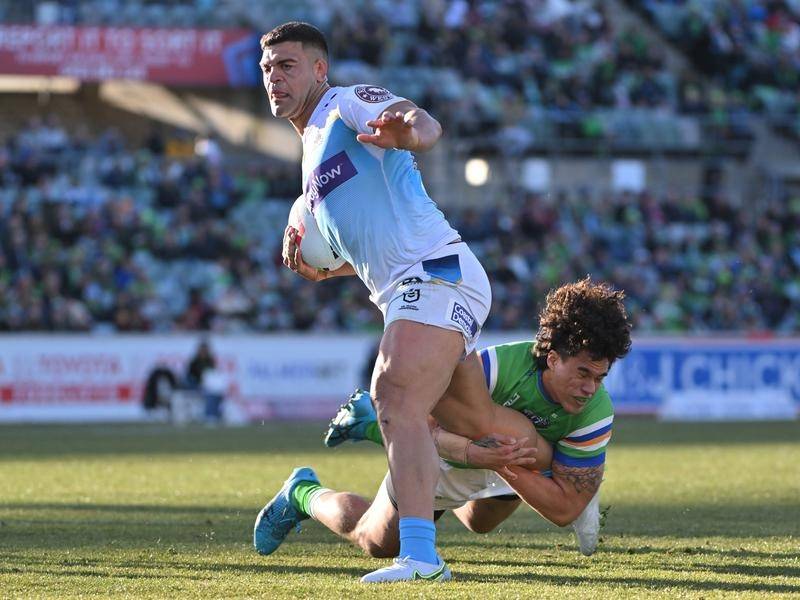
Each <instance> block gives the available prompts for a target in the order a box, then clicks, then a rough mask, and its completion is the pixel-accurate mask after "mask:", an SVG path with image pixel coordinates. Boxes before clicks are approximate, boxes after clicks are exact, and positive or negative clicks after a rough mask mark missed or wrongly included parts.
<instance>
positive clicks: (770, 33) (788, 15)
mask: <svg viewBox="0 0 800 600" xmlns="http://www.w3.org/2000/svg"><path fill="white" fill-rule="evenodd" d="M628 4H629V5H630V6H631V7H632V8H634V9H637V10H640V11H642V12H643V13H644V14H645V15H647V17H648V18H649V19H650V20H651V21H652V22H653V23H654V24H656V25H657V26H658V27H659V28H660V30H661V31H663V32H664V34H665V35H666V36H667V38H668V39H669V40H671V41H672V43H673V44H675V45H676V46H677V47H678V48H680V49H681V50H682V51H683V52H684V53H685V54H686V55H687V56H689V57H691V59H692V61H693V62H694V63H695V65H696V66H697V67H698V68H699V69H700V70H701V71H702V73H703V74H704V75H705V76H706V77H709V78H711V80H712V81H713V82H714V84H715V85H714V88H713V89H714V94H715V96H717V97H719V96H723V97H726V98H728V99H732V100H733V101H735V102H736V103H738V104H740V105H744V106H747V107H749V108H751V109H753V110H758V111H763V112H765V113H766V114H767V115H768V117H769V118H770V121H771V122H772V123H773V125H774V126H775V127H776V128H778V129H780V130H781V131H784V132H786V133H789V134H791V135H793V136H794V137H796V138H797V139H800V114H798V106H799V105H800V3H798V2H797V1H796V0H789V1H774V0H770V1H766V0H746V1H739V2H723V1H721V0H693V1H691V2H671V1H665V0H646V1H645V2H632V1H631V2H629V3H628Z"/></svg>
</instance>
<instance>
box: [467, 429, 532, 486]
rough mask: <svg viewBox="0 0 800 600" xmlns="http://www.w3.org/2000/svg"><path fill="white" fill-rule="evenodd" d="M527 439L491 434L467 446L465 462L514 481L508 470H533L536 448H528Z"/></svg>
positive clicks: (511, 473) (512, 474) (513, 475)
mask: <svg viewBox="0 0 800 600" xmlns="http://www.w3.org/2000/svg"><path fill="white" fill-rule="evenodd" d="M527 442H528V438H526V437H524V438H520V439H516V438H513V437H511V436H508V435H503V434H500V433H492V434H489V435H487V436H486V437H484V438H481V439H479V440H475V441H473V442H471V443H470V444H469V446H467V462H468V463H469V465H470V466H472V467H478V468H481V469H491V470H493V471H497V472H498V473H500V474H501V475H502V476H503V477H506V478H508V479H516V478H517V476H516V475H515V474H514V473H513V472H512V471H511V470H510V469H509V468H508V467H510V466H518V467H525V468H528V469H530V468H533V466H534V464H536V453H537V452H538V451H539V450H538V448H535V447H528V446H526V445H525V444H527Z"/></svg>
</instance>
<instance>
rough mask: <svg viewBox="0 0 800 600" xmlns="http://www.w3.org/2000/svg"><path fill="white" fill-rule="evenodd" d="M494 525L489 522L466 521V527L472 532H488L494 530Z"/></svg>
mask: <svg viewBox="0 0 800 600" xmlns="http://www.w3.org/2000/svg"><path fill="white" fill-rule="evenodd" d="M494 528H495V526H494V525H493V524H491V523H468V524H467V529H469V530H470V531H471V532H472V533H489V532H490V531H494Z"/></svg>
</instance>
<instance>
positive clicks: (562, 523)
mask: <svg viewBox="0 0 800 600" xmlns="http://www.w3.org/2000/svg"><path fill="white" fill-rule="evenodd" d="M581 512H583V508H582V507H581V506H580V505H568V506H564V507H563V508H562V509H561V510H559V511H558V513H557V514H555V515H553V517H554V518H552V519H550V520H551V521H552V522H553V523H555V524H556V525H558V526H559V527H566V526H567V525H571V524H572V522H573V521H575V519H577V518H578V517H579V516H581Z"/></svg>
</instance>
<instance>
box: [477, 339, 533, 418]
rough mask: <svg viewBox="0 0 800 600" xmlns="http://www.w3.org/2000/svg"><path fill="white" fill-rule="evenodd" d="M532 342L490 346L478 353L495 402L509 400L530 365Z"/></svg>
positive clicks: (487, 385) (500, 402)
mask: <svg viewBox="0 0 800 600" xmlns="http://www.w3.org/2000/svg"><path fill="white" fill-rule="evenodd" d="M530 350H531V344H530V343H525V342H522V343H520V342H517V343H511V344H501V345H499V346H489V347H488V348H485V349H483V350H481V351H480V352H479V353H478V357H479V358H480V359H481V365H482V366H483V375H484V377H485V379H486V387H488V388H489V394H490V395H491V396H492V400H494V402H495V403H499V404H502V403H503V402H505V401H506V400H508V394H509V392H510V390H511V389H512V388H513V387H514V385H515V384H516V383H517V382H518V381H519V378H520V375H521V374H524V373H525V372H526V371H527V369H528V368H529V366H530V363H531V359H530Z"/></svg>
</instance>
